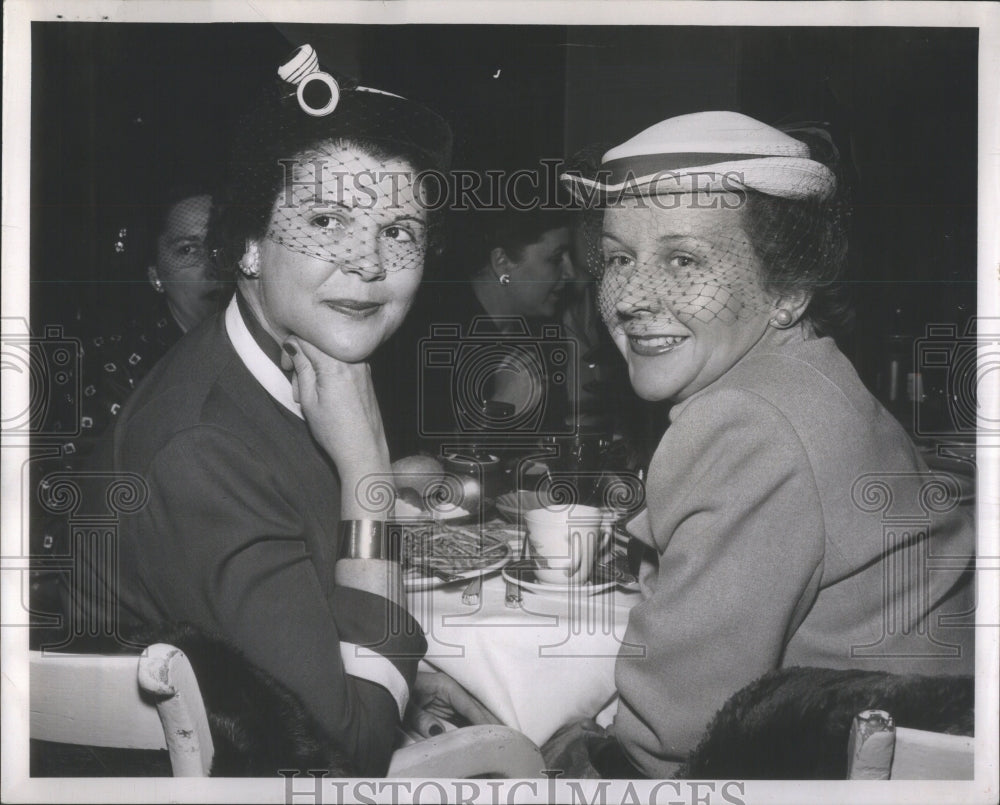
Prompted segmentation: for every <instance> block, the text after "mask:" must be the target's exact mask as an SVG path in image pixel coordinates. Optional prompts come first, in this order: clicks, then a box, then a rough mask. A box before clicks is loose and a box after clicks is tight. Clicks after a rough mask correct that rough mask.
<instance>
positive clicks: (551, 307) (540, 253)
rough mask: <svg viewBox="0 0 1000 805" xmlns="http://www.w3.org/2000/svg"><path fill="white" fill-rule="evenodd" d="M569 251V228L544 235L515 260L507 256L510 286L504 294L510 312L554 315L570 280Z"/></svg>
mask: <svg viewBox="0 0 1000 805" xmlns="http://www.w3.org/2000/svg"><path fill="white" fill-rule="evenodd" d="M569 248H570V234H569V228H568V227H565V226H563V227H558V228H556V229H550V230H548V231H547V232H545V233H544V234H543V235H542V237H541V238H539V239H538V240H537V241H535V242H534V243H530V244H528V245H527V246H525V247H524V248H523V249H522V250H521V254H520V255H517V256H516V258H515V257H514V256H511V255H507V260H508V261H509V267H508V271H507V273H509V274H510V284H509V285H507V286H506V288H505V291H506V294H505V295H506V296H508V297H509V307H510V310H511V312H512V313H514V314H516V315H520V316H525V317H527V318H545V317H550V316H553V315H554V314H555V312H556V305H557V304H558V303H559V299H560V297H561V296H562V294H563V292H564V291H565V289H566V283H567V282H568V281H569V280H571V279H572V278H573V264H572V263H571V262H570V257H569Z"/></svg>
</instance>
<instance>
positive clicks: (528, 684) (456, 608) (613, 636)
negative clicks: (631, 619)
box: [409, 574, 640, 745]
mask: <svg viewBox="0 0 1000 805" xmlns="http://www.w3.org/2000/svg"><path fill="white" fill-rule="evenodd" d="M464 586H465V585H464V584H453V585H449V586H447V587H441V588H438V589H436V590H427V591H423V592H411V593H410V594H409V603H410V612H411V613H412V614H413V615H414V617H415V618H416V619H417V620H418V621H419V622H420V624H421V626H422V627H423V628H424V631H425V632H426V634H427V643H428V650H427V658H426V659H427V662H428V663H429V664H430V665H432V666H433V667H435V668H437V669H438V670H441V671H445V672H447V673H448V674H450V675H451V676H452V677H454V679H455V680H456V681H458V682H459V683H460V684H461V685H463V686H464V687H465V688H466V690H468V691H469V692H470V693H471V694H472V695H474V696H475V697H476V698H478V699H479V700H480V701H481V702H482V703H483V704H484V705H485V706H486V707H488V708H489V709H490V710H491V711H492V712H493V713H494V714H495V715H496V716H497V717H498V718H499V719H500V720H501V721H502V722H503V723H504V724H506V725H507V726H510V727H514V728H516V729H518V730H520V731H521V732H523V733H524V734H525V735H527V736H528V737H529V738H530V739H531V740H533V741H534V742H535V743H537V744H539V745H541V744H542V743H544V742H545V741H546V740H547V739H548V738H549V737H550V736H551V735H552V734H553V733H554V732H555V731H556V730H557V729H558V728H559V727H561V726H562V725H563V724H566V723H567V722H569V721H572V720H576V719H581V718H588V717H593V716H595V715H596V714H597V713H598V712H599V711H600V710H601V709H602V708H604V707H605V706H606V705H607V704H608V703H609V702H610V701H611V699H612V698H613V697H614V693H615V680H614V668H615V659H616V657H617V656H618V653H619V651H621V650H622V644H623V642H624V635H625V626H626V624H627V620H628V612H629V610H630V609H631V608H632V607H633V606H635V604H636V603H638V602H639V600H640V596H639V594H638V593H633V592H626V591H623V590H621V589H619V588H613V589H612V590H609V591H608V592H605V593H602V594H600V595H595V596H591V597H586V596H583V595H580V594H573V595H564V594H548V593H546V594H536V593H532V592H529V591H527V590H524V591H522V607H521V608H520V609H511V608H508V607H507V606H505V605H504V591H505V584H504V580H503V578H501V576H500V575H499V574H497V575H495V576H490V577H487V578H486V579H484V580H483V589H482V596H481V597H480V603H479V606H478V607H476V606H468V605H466V604H463V603H462V591H463V589H464ZM626 650H633V651H640V649H629V648H628V647H626Z"/></svg>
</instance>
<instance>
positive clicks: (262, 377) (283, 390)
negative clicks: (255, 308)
mask: <svg viewBox="0 0 1000 805" xmlns="http://www.w3.org/2000/svg"><path fill="white" fill-rule="evenodd" d="M226 333H227V334H228V335H229V340H230V341H231V342H232V343H233V349H235V350H236V354H237V355H239V356H240V360H241V361H243V365H244V366H246V368H247V369H249V370H250V374H252V375H253V376H254V377H255V378H256V379H257V382H258V383H260V384H261V385H262V386H263V387H264V390H265V391H266V392H267V393H268V394H270V395H271V396H272V397H274V399H275V400H277V401H278V402H279V403H281V404H282V405H283V406H284V407H285V408H287V409H288V410H289V411H291V412H292V413H293V414H295V416H297V417H298V418H299V419H303V420H304V419H305V417H304V416H303V415H302V406H301V405H299V404H298V403H297V402H295V398H294V397H293V396H292V383H291V381H290V380H289V379H288V378H287V377H285V373H284V372H282V371H281V369H279V368H278V367H277V366H275V365H274V361H272V360H271V359H270V358H268V357H267V355H265V354H264V350H262V349H261V348H260V346H259V345H258V344H257V342H256V341H255V340H254V337H253V336H252V335H251V334H250V330H249V329H247V325H246V322H245V321H243V316H242V315H241V314H240V309H239V305H238V304H237V302H236V294H233V298H232V299H231V300H230V301H229V307H227V308H226Z"/></svg>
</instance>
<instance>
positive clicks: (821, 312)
mask: <svg viewBox="0 0 1000 805" xmlns="http://www.w3.org/2000/svg"><path fill="white" fill-rule="evenodd" d="M847 218H848V209H847V206H846V204H845V203H844V202H843V201H842V200H840V199H834V200H832V201H826V202H821V201H799V200H792V199H785V198H778V197H776V196H769V195H766V194H764V193H758V192H752V191H750V192H746V194H745V196H744V205H743V228H744V230H745V231H746V233H747V237H749V239H750V243H751V245H752V246H753V249H754V252H755V253H756V255H757V257H758V258H759V259H760V265H761V272H762V279H763V284H764V288H765V290H767V291H769V292H770V293H773V294H776V295H778V296H783V295H787V294H794V293H797V292H802V291H805V292H806V293H808V294H810V300H809V304H808V306H807V308H806V311H805V314H804V315H803V317H802V318H803V320H804V321H806V322H808V323H809V324H811V325H812V327H813V329H814V330H815V331H816V334H817V335H820V336H827V335H828V336H838V335H842V334H843V333H845V332H846V331H847V330H849V329H850V326H851V324H852V323H853V320H854V316H853V309H852V305H851V300H850V298H849V293H848V286H847V285H846V284H845V283H844V282H843V281H842V277H843V274H844V271H845V270H846V266H847Z"/></svg>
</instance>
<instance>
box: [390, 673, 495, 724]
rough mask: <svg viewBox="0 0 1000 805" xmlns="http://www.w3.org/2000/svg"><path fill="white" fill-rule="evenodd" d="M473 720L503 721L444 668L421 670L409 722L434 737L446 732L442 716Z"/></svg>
mask: <svg viewBox="0 0 1000 805" xmlns="http://www.w3.org/2000/svg"><path fill="white" fill-rule="evenodd" d="M456 716H457V717H458V720H460V721H463V722H468V723H470V724H499V723H501V722H500V719H498V718H497V717H496V716H495V715H493V713H491V712H490V711H489V710H487V709H486V708H485V707H484V706H483V705H482V704H481V703H480V702H479V701H478V700H477V699H475V698H474V697H473V696H472V695H471V694H470V693H469V692H468V691H467V690H466V689H465V688H463V687H462V686H461V685H459V684H458V683H457V682H456V681H455V680H454V679H452V678H451V677H450V676H448V674H445V673H443V672H440V671H438V672H433V673H426V672H423V671H421V672H418V673H417V679H416V681H415V682H414V683H413V689H412V691H411V694H410V707H409V709H408V710H407V713H406V723H407V726H408V727H410V728H411V729H413V730H414V731H416V732H417V733H419V734H420V735H423V736H424V737H425V738H431V737H433V736H435V735H440V734H441V733H442V732H444V727H443V726H442V724H441V719H443V720H445V721H449V722H453V721H455V720H456Z"/></svg>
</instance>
